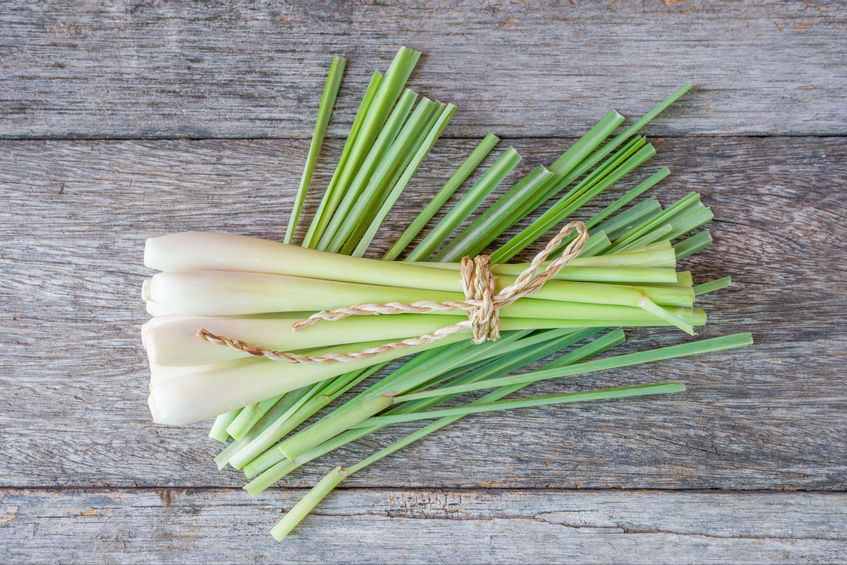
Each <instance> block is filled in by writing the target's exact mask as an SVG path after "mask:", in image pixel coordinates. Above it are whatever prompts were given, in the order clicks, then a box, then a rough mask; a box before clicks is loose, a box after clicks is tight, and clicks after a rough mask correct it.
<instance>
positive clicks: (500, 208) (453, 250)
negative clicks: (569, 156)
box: [434, 165, 553, 261]
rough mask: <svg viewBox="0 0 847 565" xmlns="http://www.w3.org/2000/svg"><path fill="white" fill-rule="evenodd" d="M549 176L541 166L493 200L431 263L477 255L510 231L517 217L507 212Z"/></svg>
mask: <svg viewBox="0 0 847 565" xmlns="http://www.w3.org/2000/svg"><path fill="white" fill-rule="evenodd" d="M552 176H553V173H551V172H550V171H548V170H547V169H546V168H545V167H544V166H543V165H539V166H538V167H536V168H535V169H533V170H532V171H531V172H530V173H528V174H527V175H525V176H524V177H523V178H522V179H521V180H519V181H518V182H516V183H515V185H514V186H513V187H512V188H510V189H509V191H508V192H506V194H504V195H503V196H501V197H500V198H499V199H497V201H496V202H494V204H492V205H491V206H489V207H488V208H487V209H486V210H485V211H484V212H483V213H482V215H480V216H479V217H478V218H477V219H476V220H474V221H473V222H471V224H470V225H469V226H468V227H467V228H465V229H464V230H463V231H462V233H460V234H459V235H457V236H456V237H454V238H453V239H452V240H451V241H450V243H448V244H447V245H446V246H445V247H444V248H443V249H442V250H441V251H439V252H438V253H437V254H436V255H435V257H434V259H435V260H436V261H456V260H458V259H461V258H462V257H463V256H465V255H477V254H479V253H480V252H481V251H482V250H483V249H485V248H486V247H487V246H488V244H489V243H491V242H492V241H494V239H495V238H496V237H497V236H498V235H499V234H500V233H502V232H504V231H505V230H507V229H508V228H510V227H511V226H512V225H513V224H514V223H515V222H516V221H518V219H519V218H518V217H511V216H510V212H511V210H512V209H514V208H515V207H516V206H518V205H519V204H520V203H521V202H523V201H525V200H526V199H528V198H530V197H531V195H532V194H533V193H534V192H536V191H537V190H538V189H539V187H540V186H542V185H543V184H544V183H545V182H547V180H548V179H549V178H550V177H552Z"/></svg>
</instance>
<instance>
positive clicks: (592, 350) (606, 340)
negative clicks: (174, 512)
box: [244, 329, 624, 496]
mask: <svg viewBox="0 0 847 565" xmlns="http://www.w3.org/2000/svg"><path fill="white" fill-rule="evenodd" d="M543 333H545V334H547V335H541V336H534V337H533V338H530V339H527V340H523V341H524V343H523V344H522V347H521V350H520V352H522V353H519V354H518V355H500V356H498V357H496V358H494V360H493V361H490V362H489V363H487V364H486V365H485V366H483V367H481V368H477V369H474V370H472V371H471V372H469V373H467V374H465V375H463V376H461V377H460V378H458V379H457V380H456V381H455V383H456V384H460V383H466V382H477V381H480V380H483V379H486V378H489V377H492V376H495V375H498V374H504V373H508V372H509V371H511V370H513V369H515V368H519V367H520V366H523V365H525V364H528V363H530V362H532V361H534V360H538V359H541V358H543V357H545V356H547V355H549V354H550V353H553V352H555V351H557V350H561V349H563V348H565V347H569V346H570V345H573V344H574V343H577V342H579V341H582V340H583V339H585V338H586V337H590V336H592V335H594V334H595V333H597V330H596V329H589V330H583V331H580V332H570V333H568V334H561V333H556V332H552V333H550V332H543ZM612 334H614V335H608V334H607V336H604V337H603V338H600V339H598V340H594V341H592V342H590V343H589V344H587V345H585V346H582V347H580V348H579V350H578V351H579V353H577V352H576V351H575V352H571V354H568V356H566V357H571V358H573V357H574V356H575V355H576V356H579V355H582V357H580V358H586V357H591V356H593V355H597V354H599V352H600V351H602V350H604V349H606V348H609V347H613V346H614V345H617V344H619V343H621V342H622V341H623V339H624V338H623V332H621V331H620V330H617V331H615V332H612ZM551 336H552V337H553V338H554V339H552V340H550V337H551ZM539 338H540V340H539ZM536 341H538V342H544V341H546V342H547V345H546V346H545V347H543V348H540V349H539V348H538V347H537V346H536V345H535V343H530V342H536ZM601 342H602V343H601ZM516 345H517V344H516ZM548 365H549V364H548ZM451 398H453V397H452V396H445V397H438V398H431V399H426V400H422V401H419V402H406V403H403V404H401V405H398V406H395V407H393V408H392V409H391V410H389V411H388V412H386V414H402V413H406V412H410V411H419V410H424V409H427V408H430V407H432V406H435V405H437V404H440V403H441V402H444V401H446V400H450V399H451ZM384 427H385V426H372V427H368V428H364V429H363V428H356V429H351V430H348V431H346V432H343V433H340V434H338V435H337V436H335V437H333V438H332V439H330V440H327V441H325V442H323V443H321V444H319V445H317V446H315V447H313V448H311V449H309V450H308V451H306V452H305V453H303V454H302V455H300V456H298V457H297V458H296V459H295V460H291V459H284V460H282V459H276V461H274V464H272V465H265V466H264V468H263V469H262V472H261V474H258V473H253V474H252V475H251V474H249V473H248V477H255V478H254V479H253V480H252V481H250V482H249V483H247V485H245V486H244V489H245V490H247V492H249V493H250V494H251V495H253V496H256V495H258V494H259V493H260V492H262V491H263V490H265V489H267V488H268V487H270V486H271V485H272V484H273V483H275V482H277V481H278V480H280V479H282V478H283V477H284V476H285V475H287V474H288V473H290V472H291V471H293V470H294V469H296V468H298V467H300V466H302V465H304V464H306V463H308V462H310V461H313V460H314V459H317V458H318V457H321V456H322V455H325V454H326V453H329V452H330V451H334V450H335V449H338V448H339V447H341V446H343V445H346V444H347V443H350V442H353V441H356V440H358V439H360V438H362V437H364V436H366V435H369V434H371V433H374V432H376V431H379V430H381V429H382V428H384ZM277 452H278V453H279V455H280V456H281V455H282V454H281V452H279V450H277ZM257 474H258V476H256V475H257Z"/></svg>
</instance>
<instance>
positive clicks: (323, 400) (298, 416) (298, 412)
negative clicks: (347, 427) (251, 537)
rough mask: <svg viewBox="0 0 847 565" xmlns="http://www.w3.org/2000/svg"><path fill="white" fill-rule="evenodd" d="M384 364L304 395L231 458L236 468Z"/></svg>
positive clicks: (248, 461)
mask: <svg viewBox="0 0 847 565" xmlns="http://www.w3.org/2000/svg"><path fill="white" fill-rule="evenodd" d="M383 366H384V365H383V364H380V365H374V366H373V367H369V368H368V369H367V370H366V371H352V372H350V373H345V374H343V375H341V376H340V377H338V378H336V379H333V380H332V381H330V382H328V383H323V387H322V388H320V389H319V390H318V391H317V392H316V393H311V394H309V395H308V396H307V397H304V398H303V401H302V402H298V403H297V404H295V405H292V406H291V408H290V409H289V410H287V411H286V412H285V413H283V414H281V415H280V416H279V417H277V418H275V419H274V421H272V422H270V423H268V425H267V426H265V428H264V429H263V430H262V431H261V433H259V434H257V435H256V436H255V437H253V438H252V439H251V440H250V441H249V442H248V443H246V444H245V445H244V446H243V447H242V448H241V449H239V450H238V452H237V453H236V454H235V455H233V456H232V457H231V458H230V461H229V463H230V465H232V466H233V467H234V468H236V469H241V468H243V467H244V466H246V465H247V464H249V463H250V462H251V461H253V460H254V459H255V458H256V457H258V456H259V455H261V454H262V453H263V452H264V451H266V450H267V449H269V448H270V447H271V446H273V445H274V444H275V443H277V442H278V441H279V440H281V439H282V438H283V437H285V436H287V435H288V434H289V433H291V432H292V431H293V430H294V429H296V428H297V427H298V426H299V425H300V424H302V423H303V422H305V421H306V420H308V419H309V418H310V417H311V416H312V415H314V414H316V413H317V412H319V411H320V410H321V409H323V408H324V407H326V406H327V405H329V404H330V403H331V402H333V401H334V400H335V399H337V398H339V397H340V396H341V395H342V394H344V393H345V392H347V391H348V390H350V389H351V388H353V387H354V386H356V385H358V384H359V383H361V382H362V381H364V380H365V379H367V378H368V377H370V376H371V375H373V374H374V373H376V372H377V371H379V370H380V369H381V368H382V367H383Z"/></svg>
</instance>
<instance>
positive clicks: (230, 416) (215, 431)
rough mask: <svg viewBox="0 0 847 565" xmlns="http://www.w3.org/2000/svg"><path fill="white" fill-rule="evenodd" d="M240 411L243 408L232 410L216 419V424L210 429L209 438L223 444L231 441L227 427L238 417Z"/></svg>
mask: <svg viewBox="0 0 847 565" xmlns="http://www.w3.org/2000/svg"><path fill="white" fill-rule="evenodd" d="M240 411H241V408H238V409H236V410H230V411H229V412H227V413H226V414H221V415H219V416H218V417H217V418H215V423H214V424H212V427H211V428H210V429H209V437H210V438H212V439H214V440H217V441H219V442H221V443H226V441H227V440H228V439H229V434H228V433H227V431H226V427H227V426H228V425H230V423H232V421H233V420H235V417H236V416H238V413H239V412H240Z"/></svg>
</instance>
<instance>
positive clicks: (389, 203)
mask: <svg viewBox="0 0 847 565" xmlns="http://www.w3.org/2000/svg"><path fill="white" fill-rule="evenodd" d="M455 111H456V107H455V106H454V105H452V104H447V106H446V107H445V108H444V110H442V112H441V114H440V115H439V117H438V120H437V121H436V123H435V124H434V125H433V126H432V128H431V129H430V132H429V134H428V135H427V137H426V139H425V140H424V142H423V143H422V144H421V146H420V147H419V148H418V151H417V153H416V154H415V156H414V158H413V159H412V161H411V162H410V163H409V164H408V165H407V166H406V168H405V170H404V171H403V174H402V176H401V177H400V178H399V179H398V180H397V182H396V183H395V184H394V187H393V188H392V190H391V192H390V193H389V194H388V197H387V198H386V199H385V201H384V202H383V203H382V206H380V208H379V210H378V211H377V212H376V215H374V217H373V219H372V220H371V223H370V225H369V226H368V228H367V229H366V230H365V233H364V235H363V236H362V237H361V239H360V240H359V243H358V244H357V245H356V248H355V249H354V250H353V252H352V255H353V256H355V257H361V256H362V255H364V254H365V250H366V249H367V248H368V246H370V244H371V242H372V241H373V239H374V237H375V236H376V232H377V230H378V229H379V227H380V226H381V225H382V223H383V222H384V221H385V218H386V216H388V212H389V211H390V210H391V208H393V207H394V204H395V203H396V202H397V199H398V198H399V197H400V194H401V193H402V192H403V190H404V189H405V188H406V185H408V184H409V181H410V180H411V179H412V176H413V175H414V174H415V172H416V171H417V170H418V167H419V166H420V164H421V162H422V161H423V159H424V158H425V157H426V156H427V155H428V154H429V152H430V150H431V149H432V146H433V145H434V144H435V141H436V140H437V139H438V137H439V136H440V135H441V132H443V131H444V128H445V127H447V122H449V121H450V118H451V117H452V116H453V113H454V112H455Z"/></svg>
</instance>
